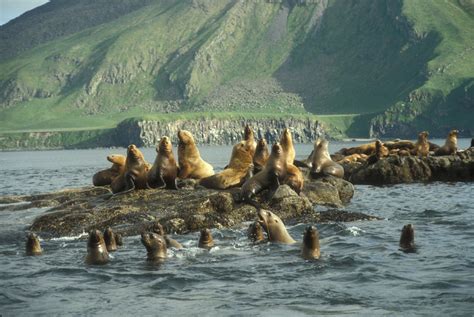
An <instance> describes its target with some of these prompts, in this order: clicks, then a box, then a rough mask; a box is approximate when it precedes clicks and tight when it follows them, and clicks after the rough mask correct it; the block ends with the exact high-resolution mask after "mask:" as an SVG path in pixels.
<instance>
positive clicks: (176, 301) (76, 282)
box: [0, 140, 474, 316]
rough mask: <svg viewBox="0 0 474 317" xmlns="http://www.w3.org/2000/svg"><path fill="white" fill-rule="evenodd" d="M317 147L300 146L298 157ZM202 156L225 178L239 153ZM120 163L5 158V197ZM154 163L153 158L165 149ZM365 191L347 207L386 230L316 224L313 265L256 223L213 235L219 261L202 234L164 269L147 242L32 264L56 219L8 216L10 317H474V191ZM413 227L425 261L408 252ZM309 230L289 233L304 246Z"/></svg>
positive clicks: (0, 297) (5, 266) (1, 285)
mask: <svg viewBox="0 0 474 317" xmlns="http://www.w3.org/2000/svg"><path fill="white" fill-rule="evenodd" d="M468 141H469V140H461V142H460V147H461V148H462V147H466V146H467V143H468ZM438 143H442V141H441V140H439V141H438ZM353 144H354V143H341V142H339V143H336V142H333V143H332V144H331V148H330V150H331V151H332V152H333V151H335V150H336V149H339V148H341V147H344V146H350V145H353ZM311 148H312V146H311V145H296V152H297V157H299V158H303V157H305V156H306V155H307V154H309V152H310V151H311ZM200 151H201V154H202V156H203V158H205V159H206V160H208V161H209V162H211V163H212V164H213V165H214V166H215V167H216V169H219V168H223V167H224V166H225V165H226V164H227V161H228V158H229V156H230V151H231V148H230V147H225V146H220V147H200ZM111 153H119V154H120V153H121V154H123V153H125V149H96V150H71V151H41V152H7V153H0V173H1V175H2V182H1V183H0V195H12V194H34V193H42V192H49V191H55V190H58V189H63V188H71V187H80V186H87V185H89V184H90V183H91V177H92V175H93V174H94V173H95V172H96V171H97V170H100V169H102V168H106V167H107V166H108V165H109V163H108V162H107V161H106V160H105V156H106V155H108V154H111ZM144 153H145V156H146V158H147V159H148V160H149V161H153V160H154V156H155V152H154V149H144ZM355 188H356V192H355V196H354V198H353V200H352V202H351V203H350V204H349V205H348V206H346V208H345V209H346V210H348V211H358V212H363V213H367V214H371V215H376V216H379V217H382V218H383V220H379V221H356V222H348V223H337V222H335V223H326V224H316V226H317V228H318V230H319V232H320V238H321V254H322V256H321V259H320V260H317V261H307V260H304V259H302V258H301V257H300V249H299V245H298V244H297V245H291V246H286V245H278V244H262V245H252V244H250V243H249V241H248V239H247V237H246V225H244V226H242V227H236V228H231V229H225V230H212V232H213V236H214V239H215V242H216V245H217V247H215V248H213V249H211V251H210V252H209V251H205V250H201V249H198V248H197V239H198V233H190V234H186V235H172V236H173V238H175V239H177V240H178V241H180V242H181V243H182V244H184V245H185V247H186V248H185V249H183V250H169V251H168V256H169V258H168V259H167V261H166V262H165V263H163V264H161V265H151V264H149V263H147V262H146V260H145V258H146V252H145V248H144V247H143V245H142V244H141V242H140V238H139V236H132V237H125V239H124V246H123V247H121V248H120V249H119V250H118V251H117V252H115V253H112V257H113V258H112V259H111V261H110V263H109V264H107V265H105V266H87V265H85V264H84V257H85V255H86V240H85V235H84V236H82V237H81V236H78V237H61V238H58V239H53V240H44V241H42V246H43V250H44V254H43V255H42V256H39V257H28V256H25V252H24V243H25V230H26V229H27V227H28V225H29V224H31V223H32V221H33V220H34V218H35V217H36V216H38V215H39V214H41V213H42V212H45V211H46V210H47V209H46V208H32V209H28V210H24V211H9V210H4V211H0V271H1V278H0V315H2V316H25V315H48V316H50V315H120V316H121V315H132V314H134V315H137V316H138V315H160V316H162V315H163V316H195V315H199V316H228V315H236V316H240V315H244V316H307V315H310V316H313V315H351V316H352V315H361V316H374V315H375V316H379V315H390V316H393V315H397V316H407V315H426V316H441V315H443V316H446V315H448V316H472V315H473V312H474V185H473V183H431V184H403V185H395V186H384V187H375V186H361V185H357V186H356V187H355ZM316 209H317V210H323V209H322V208H321V207H316ZM407 223H411V224H413V225H414V228H415V242H416V244H417V252H415V253H404V252H401V251H400V250H399V249H398V240H399V237H400V230H401V228H402V227H403V225H404V224H407ZM307 225H308V224H303V223H301V224H296V225H294V226H289V227H288V229H289V232H290V234H291V235H292V236H293V237H294V238H295V239H296V240H301V238H302V235H303V231H304V228H305V227H306V226H307Z"/></svg>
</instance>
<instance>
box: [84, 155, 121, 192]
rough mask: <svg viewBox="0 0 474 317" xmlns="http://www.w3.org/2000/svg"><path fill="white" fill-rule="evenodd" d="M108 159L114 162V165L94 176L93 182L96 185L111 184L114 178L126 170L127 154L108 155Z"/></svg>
mask: <svg viewBox="0 0 474 317" xmlns="http://www.w3.org/2000/svg"><path fill="white" fill-rule="evenodd" d="M107 160H108V161H109V162H111V163H112V166H111V167H110V168H107V169H105V170H101V171H99V172H97V173H95V174H94V176H93V177H92V184H94V186H107V185H110V184H111V183H112V181H113V180H114V178H116V177H117V176H119V175H120V174H121V173H123V171H124V170H125V160H126V157H125V156H123V155H120V154H112V155H109V156H107Z"/></svg>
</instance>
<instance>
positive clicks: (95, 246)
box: [86, 230, 109, 265]
mask: <svg viewBox="0 0 474 317" xmlns="http://www.w3.org/2000/svg"><path fill="white" fill-rule="evenodd" d="M108 262H109V252H108V251H107V247H106V245H105V241H104V236H103V235H102V233H101V232H100V231H99V230H92V231H90V232H89V239H88V241H87V256H86V263H87V264H93V265H101V264H106V263H108Z"/></svg>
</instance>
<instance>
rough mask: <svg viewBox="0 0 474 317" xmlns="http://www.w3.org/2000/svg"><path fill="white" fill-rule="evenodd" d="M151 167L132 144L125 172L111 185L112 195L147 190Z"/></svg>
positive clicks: (129, 148)
mask: <svg viewBox="0 0 474 317" xmlns="http://www.w3.org/2000/svg"><path fill="white" fill-rule="evenodd" d="M149 169H150V165H149V164H148V163H147V162H146V161H145V157H144V156H143V153H142V152H141V151H140V150H139V149H138V148H137V147H136V146H135V145H134V144H131V145H129V146H128V148H127V159H126V160H125V170H124V172H123V173H122V174H120V175H119V176H118V177H116V178H115V179H114V180H113V181H112V184H111V188H112V193H114V194H116V193H126V192H129V191H132V190H134V189H146V188H148V185H147V174H148V171H149Z"/></svg>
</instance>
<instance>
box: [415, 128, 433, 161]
mask: <svg viewBox="0 0 474 317" xmlns="http://www.w3.org/2000/svg"><path fill="white" fill-rule="evenodd" d="M428 135H429V133H428V131H422V132H420V133H418V141H416V143H415V148H414V149H413V150H412V154H413V155H417V156H419V157H426V156H428V154H429V153H430V144H429V143H428Z"/></svg>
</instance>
